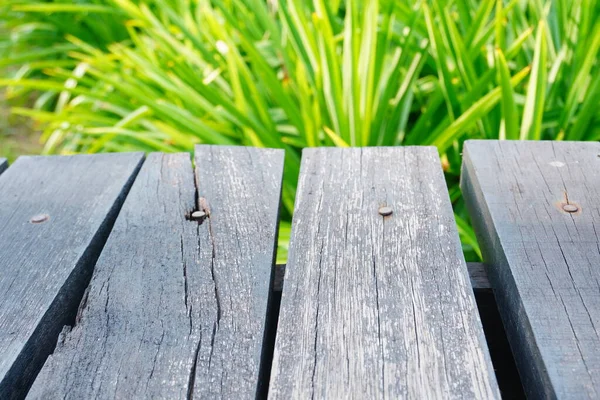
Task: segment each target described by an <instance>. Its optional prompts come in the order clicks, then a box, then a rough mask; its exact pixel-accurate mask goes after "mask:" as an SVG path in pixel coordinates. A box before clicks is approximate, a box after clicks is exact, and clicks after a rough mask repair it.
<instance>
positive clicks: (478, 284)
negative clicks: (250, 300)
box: [273, 262, 491, 292]
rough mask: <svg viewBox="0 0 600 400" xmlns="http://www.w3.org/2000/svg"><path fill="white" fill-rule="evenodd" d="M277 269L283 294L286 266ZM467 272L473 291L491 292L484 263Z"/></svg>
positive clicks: (275, 287) (276, 285) (471, 264)
mask: <svg viewBox="0 0 600 400" xmlns="http://www.w3.org/2000/svg"><path fill="white" fill-rule="evenodd" d="M275 267H276V268H275V280H274V284H273V290H274V291H276V292H281V289H283V281H284V279H285V264H278V265H276V266H275ZM467 271H469V278H470V280H471V286H472V287H473V290H491V286H490V282H489V280H488V277H487V272H486V271H485V265H484V264H483V263H480V262H468V263H467Z"/></svg>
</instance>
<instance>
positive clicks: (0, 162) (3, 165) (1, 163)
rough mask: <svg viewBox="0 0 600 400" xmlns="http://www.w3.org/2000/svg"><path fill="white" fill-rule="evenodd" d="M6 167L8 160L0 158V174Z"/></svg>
mask: <svg viewBox="0 0 600 400" xmlns="http://www.w3.org/2000/svg"><path fill="white" fill-rule="evenodd" d="M6 168H8V161H6V158H0V174H1V173H3V172H4V171H6Z"/></svg>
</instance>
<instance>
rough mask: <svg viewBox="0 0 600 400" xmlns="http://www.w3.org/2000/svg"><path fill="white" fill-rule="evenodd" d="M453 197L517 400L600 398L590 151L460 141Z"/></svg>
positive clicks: (594, 174)
mask: <svg viewBox="0 0 600 400" xmlns="http://www.w3.org/2000/svg"><path fill="white" fill-rule="evenodd" d="M462 188H463V193H464V195H465V199H466V201H467V205H468V207H469V210H470V213H471V216H472V220H473V222H474V224H475V229H476V232H477V235H478V237H479V240H480V245H481V248H482V252H483V255H484V258H485V262H486V264H487V265H489V267H488V275H489V278H490V282H491V284H492V287H493V288H494V291H495V293H496V297H497V300H498V306H499V308H500V312H501V315H502V317H503V321H504V324H505V326H506V329H507V334H508V336H509V340H510V343H511V347H512V348H513V351H514V353H515V358H516V361H517V365H518V368H519V371H520V374H521V376H522V379H523V384H524V386H525V390H526V392H527V394H528V395H529V396H530V397H532V398H538V397H547V398H552V397H558V398H569V399H570V398H572V399H581V398H598V397H600V331H599V329H600V328H599V327H600V283H599V279H600V269H598V266H599V265H600V249H599V237H598V232H600V144H599V143H573V142H510V141H506V142H497V141H469V142H467V143H466V145H465V152H464V162H463V178H462ZM571 209H572V210H573V211H575V212H568V210H571Z"/></svg>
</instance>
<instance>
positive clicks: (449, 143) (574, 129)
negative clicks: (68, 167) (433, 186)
mask: <svg viewBox="0 0 600 400" xmlns="http://www.w3.org/2000/svg"><path fill="white" fill-rule="evenodd" d="M0 20H2V21H5V22H4V25H2V26H0V68H2V67H11V68H15V67H16V72H15V73H14V74H12V76H8V77H6V78H4V79H0V86H4V87H6V88H7V93H8V96H9V98H10V99H12V100H14V101H18V99H20V98H23V97H24V96H28V95H30V92H31V91H35V93H37V96H36V97H37V101H36V104H35V105H34V106H33V107H27V108H25V107H15V108H13V113H14V114H15V115H21V116H28V117H31V118H33V119H34V120H35V121H36V123H38V124H39V125H40V126H41V127H42V128H43V136H42V139H43V140H44V143H45V147H44V152H45V153H96V152H104V151H130V150H140V149H141V150H146V151H154V150H159V151H181V150H184V151H190V150H191V149H192V147H193V145H194V144H196V143H217V144H219V143H222V144H239V145H251V146H266V147H278V148H284V149H286V169H285V177H284V193H283V203H284V206H285V212H284V223H283V224H282V229H281V232H282V234H281V239H282V240H281V248H280V250H281V251H280V256H281V257H282V258H284V257H285V251H284V250H285V246H286V240H285V239H286V237H287V235H289V220H290V216H291V212H292V209H293V199H294V194H295V189H296V183H297V175H298V171H299V165H300V151H301V149H302V148H304V147H313V146H396V145H433V146H436V147H437V148H438V150H439V152H440V155H441V158H442V164H443V167H444V171H445V173H446V178H447V182H448V186H449V191H450V196H451V199H452V202H453V205H454V209H455V213H456V216H457V224H458V228H459V232H460V234H461V239H462V241H463V247H464V250H465V254H466V255H467V258H468V259H477V258H478V257H479V250H478V247H477V243H476V240H475V238H474V235H473V231H472V229H471V227H470V224H469V223H468V221H467V217H466V212H465V209H464V205H463V202H462V199H461V196H460V190H459V188H458V177H459V173H460V163H461V151H462V143H463V141H464V140H465V139H469V138H487V139H534V140H539V139H553V140H598V139H599V138H600V124H599V120H600V118H599V116H598V112H597V109H598V104H599V101H600V83H599V82H600V65H599V57H598V50H599V47H600V3H599V2H598V1H596V0H576V1H568V2H567V1H566V0H555V1H543V0H530V1H523V0H521V1H517V0H510V1H502V0H488V1H474V0H466V1H442V0H438V1H415V0H411V1H406V2H398V1H391V0H379V1H376V0H369V1H363V2H356V1H350V0H348V1H340V0H338V1H325V0H313V1H302V0H282V1H280V2H274V1H269V2H267V1H263V0H212V1H208V0H195V1H192V0H176V1H175V0H173V1H168V0H146V1H131V0H95V1H91V0H88V1H80V2H78V3H75V4H74V3H72V2H67V1H64V2H41V1H26V0H8V2H5V4H3V6H0Z"/></svg>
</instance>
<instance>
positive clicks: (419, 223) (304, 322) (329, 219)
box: [270, 147, 499, 399]
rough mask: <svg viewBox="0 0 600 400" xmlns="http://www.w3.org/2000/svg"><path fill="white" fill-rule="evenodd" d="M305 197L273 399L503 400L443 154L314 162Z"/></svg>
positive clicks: (394, 152)
mask: <svg viewBox="0 0 600 400" xmlns="http://www.w3.org/2000/svg"><path fill="white" fill-rule="evenodd" d="M296 196H297V197H296V207H295V213H294V221H293V226H292V237H291V242H290V251H289V258H288V264H287V271H286V278H285V283H284V286H283V293H282V300H281V310H280V315H279V325H278V332H277V341H276V345H275V356H274V360H273V368H272V377H271V386H270V398H273V399H276V398H284V399H287V398H310V397H314V398H368V399H376V398H384V397H386V398H399V397H401V398H426V399H432V398H444V399H445V398H499V391H498V387H497V384H496V380H495V376H494V371H493V368H492V365H491V362H490V357H489V354H488V351H487V346H486V343H485V339H484V336H483V331H482V328H481V324H480V321H479V317H478V314H477V308H476V304H475V300H474V297H473V291H472V289H471V287H470V284H469V275H468V273H467V268H466V265H465V261H464V258H463V256H462V251H461V247H460V242H459V239H458V234H457V231H456V227H455V221H454V216H453V213H452V208H451V204H450V201H449V196H448V193H447V190H446V186H445V182H444V176H443V173H442V170H441V167H440V161H439V158H438V156H437V152H436V150H435V149H434V148H431V147H421V148H416V147H413V148H366V149H333V148H329V149H324V148H322V149H310V150H305V151H304V153H303V159H302V169H301V175H300V181H299V187H298V192H297V195H296ZM382 206H388V207H391V209H392V211H393V214H392V215H391V216H387V217H383V216H381V215H380V214H379V213H378V210H379V207H382Z"/></svg>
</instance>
